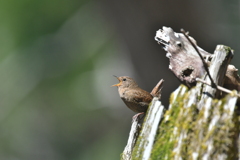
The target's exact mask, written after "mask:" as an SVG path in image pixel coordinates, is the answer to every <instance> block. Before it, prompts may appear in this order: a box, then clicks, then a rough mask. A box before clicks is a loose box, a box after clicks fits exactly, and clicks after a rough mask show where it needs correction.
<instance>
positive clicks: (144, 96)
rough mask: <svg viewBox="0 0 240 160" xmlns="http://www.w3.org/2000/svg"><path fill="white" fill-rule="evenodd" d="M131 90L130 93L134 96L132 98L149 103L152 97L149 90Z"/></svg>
mask: <svg viewBox="0 0 240 160" xmlns="http://www.w3.org/2000/svg"><path fill="white" fill-rule="evenodd" d="M131 92H132V94H134V95H135V96H134V98H133V100H134V101H135V102H145V103H150V102H151V101H152V98H153V97H152V95H151V94H150V93H149V92H147V91H145V90H141V91H139V90H132V91H131Z"/></svg>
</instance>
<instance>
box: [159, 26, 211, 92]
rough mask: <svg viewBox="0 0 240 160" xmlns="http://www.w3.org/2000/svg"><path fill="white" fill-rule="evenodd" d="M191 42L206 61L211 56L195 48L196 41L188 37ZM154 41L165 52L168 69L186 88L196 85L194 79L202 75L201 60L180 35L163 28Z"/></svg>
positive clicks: (170, 29)
mask: <svg viewBox="0 0 240 160" xmlns="http://www.w3.org/2000/svg"><path fill="white" fill-rule="evenodd" d="M189 38H190V39H191V41H192V42H193V43H194V44H195V45H196V47H197V49H198V50H199V52H200V53H201V55H202V56H203V57H204V59H208V58H209V57H211V54H210V53H208V52H206V51H205V50H203V49H202V48H200V47H199V46H197V43H196V41H195V40H194V39H193V38H192V37H190V36H189ZM155 40H156V41H157V42H158V43H159V44H160V45H162V47H163V49H164V50H165V51H167V55H166V56H167V57H168V58H169V61H170V64H169V69H170V70H171V71H172V72H173V73H174V75H175V76H176V77H177V78H178V79H179V80H180V81H181V82H182V83H183V84H185V85H187V86H188V87H192V86H194V85H196V80H195V79H196V78H201V77H202V76H203V75H204V73H205V70H204V66H203V63H202V60H201V59H200V58H199V55H198V54H197V52H196V50H195V49H194V47H193V46H192V45H191V44H190V43H189V41H188V40H187V38H186V37H185V36H184V35H183V34H182V33H176V32H174V31H173V30H172V28H170V27H163V29H159V30H158V31H157V33H156V36H155Z"/></svg>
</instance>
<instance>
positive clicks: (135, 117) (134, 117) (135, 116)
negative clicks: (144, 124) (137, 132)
mask: <svg viewBox="0 0 240 160" xmlns="http://www.w3.org/2000/svg"><path fill="white" fill-rule="evenodd" d="M142 114H145V113H144V112H140V113H138V114H135V115H134V116H133V117H132V122H133V121H134V120H136V119H137V118H139V117H140V115H142Z"/></svg>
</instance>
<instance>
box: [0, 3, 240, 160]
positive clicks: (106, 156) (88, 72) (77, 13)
mask: <svg viewBox="0 0 240 160" xmlns="http://www.w3.org/2000/svg"><path fill="white" fill-rule="evenodd" d="M239 6H240V2H239V1H237V0H233V1H231V2H229V1H227V0H221V1H216V0H215V1H211V2H209V1H206V0H205V1H190V0H188V1H184V2H179V1H164V0H159V1H139V0H138V1H133V0H130V1H117V0H102V1H94V0H72V1H68V0H58V1H57V0H42V1H30V0H21V1H17V0H8V1H1V2H0V20H1V23H0V35H1V36H0V44H1V47H0V84H1V87H0V100H1V101H0V104H1V105H0V109H1V111H0V159H1V160H33V159H34V160H114V159H119V158H120V154H121V152H122V151H123V149H124V147H125V145H126V143H127V137H128V132H129V129H130V125H131V118H132V116H133V115H134V113H133V112H132V111H130V110H128V109H127V108H126V107H125V105H124V104H123V102H122V101H121V99H120V98H119V96H118V93H117V88H113V87H112V88H111V87H110V86H111V85H113V84H115V83H117V82H118V81H117V80H116V79H115V78H114V77H113V76H112V75H117V76H121V75H128V76H131V77H133V78H134V79H135V80H136V81H137V82H138V83H139V85H140V86H141V87H142V88H144V89H146V90H148V91H151V89H152V88H153V86H155V84H156V83H157V82H158V80H160V79H161V78H163V79H164V80H165V86H164V90H163V99H162V101H163V103H164V105H165V106H167V105H168V97H169V94H170V93H171V92H172V91H173V90H174V89H175V88H176V87H177V86H178V85H179V82H178V81H177V80H176V78H175V77H174V76H173V75H172V73H170V71H169V70H168V59H167V58H166V57H165V52H164V51H163V50H162V49H161V47H160V46H159V45H158V44H157V43H156V42H155V41H154V39H153V37H154V36H155V32H156V31H157V30H158V29H159V28H161V27H162V26H163V25H164V26H170V27H172V28H173V29H174V30H175V31H178V32H179V30H180V28H184V29H185V30H188V31H190V35H191V36H193V37H194V38H195V39H196V40H197V41H198V44H199V46H201V47H202V48H204V49H206V50H207V51H209V52H213V51H214V48H215V47H216V45H217V44H225V45H228V46H230V47H232V48H233V49H234V50H235V57H234V59H233V61H232V63H233V64H234V65H235V66H236V67H237V68H239V67H240V65H239V63H238V62H237V60H238V59H239V55H238V54H239V50H240V45H239V39H240V38H239V37H240V36H239V33H240V32H239V30H240V27H239V25H240V19H239V17H240V7H239Z"/></svg>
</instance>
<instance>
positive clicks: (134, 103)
mask: <svg viewBox="0 0 240 160" xmlns="http://www.w3.org/2000/svg"><path fill="white" fill-rule="evenodd" d="M114 77H116V78H117V79H118V80H119V83H118V84H115V85H112V86H117V87H118V93H119V96H120V98H121V99H122V100H123V102H124V103H125V104H126V106H127V107H128V108H129V109H131V110H132V111H134V112H135V113H137V114H136V115H134V116H133V119H135V118H137V117H138V116H139V115H141V114H144V113H146V111H147V109H148V105H149V103H150V102H151V101H152V99H153V96H152V95H151V94H150V93H149V92H147V91H145V90H143V89H141V88H140V87H139V86H138V84H137V83H136V82H135V81H134V79H132V78H130V77H128V76H121V77H117V76H114Z"/></svg>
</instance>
